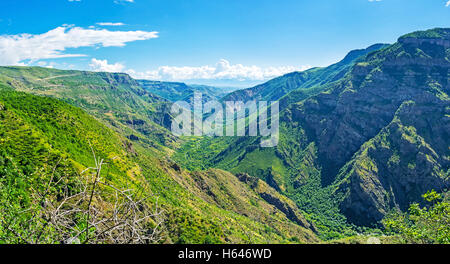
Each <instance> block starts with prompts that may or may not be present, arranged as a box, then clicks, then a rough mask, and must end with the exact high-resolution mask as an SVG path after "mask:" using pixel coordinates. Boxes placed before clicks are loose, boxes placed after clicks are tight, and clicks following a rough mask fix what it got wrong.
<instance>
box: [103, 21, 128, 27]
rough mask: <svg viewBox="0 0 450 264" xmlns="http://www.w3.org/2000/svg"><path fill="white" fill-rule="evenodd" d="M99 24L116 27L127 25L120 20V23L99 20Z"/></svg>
mask: <svg viewBox="0 0 450 264" xmlns="http://www.w3.org/2000/svg"><path fill="white" fill-rule="evenodd" d="M97 25H99V26H112V27H115V26H125V24H124V23H122V22H119V23H113V22H99V23H97Z"/></svg>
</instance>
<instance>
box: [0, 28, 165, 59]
mask: <svg viewBox="0 0 450 264" xmlns="http://www.w3.org/2000/svg"><path fill="white" fill-rule="evenodd" d="M157 37H158V32H156V31H154V32H147V31H109V30H106V29H85V28H81V27H74V26H71V25H63V26H61V27H57V28H55V29H53V30H50V31H48V32H47V33H43V34H38V35H32V34H19V35H3V36H0V65H19V64H21V63H24V61H28V60H29V61H31V62H32V61H38V60H41V59H55V58H68V57H81V56H85V55H83V54H74V53H66V52H65V51H66V50H67V49H70V48H80V47H123V46H125V45H126V43H127V42H132V41H137V40H147V39H152V38H157Z"/></svg>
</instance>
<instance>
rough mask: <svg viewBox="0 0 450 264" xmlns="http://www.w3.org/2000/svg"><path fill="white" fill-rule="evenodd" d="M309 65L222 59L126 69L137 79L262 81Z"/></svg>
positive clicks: (306, 67) (300, 69) (301, 69)
mask: <svg viewBox="0 0 450 264" xmlns="http://www.w3.org/2000/svg"><path fill="white" fill-rule="evenodd" d="M308 68H310V67H309V66H302V67H293V66H283V67H267V68H261V67H258V66H244V65H242V64H231V63H230V62H229V61H227V60H224V59H222V60H220V61H219V62H218V63H217V64H216V65H215V66H209V65H206V66H199V67H189V66H184V67H176V66H161V67H159V68H158V69H157V70H152V71H146V72H136V71H134V70H128V71H126V72H127V73H128V74H130V75H131V76H132V77H134V78H137V79H150V80H164V81H187V80H236V81H262V80H267V79H271V78H274V77H278V76H281V75H283V74H286V73H290V72H294V71H303V70H306V69H308Z"/></svg>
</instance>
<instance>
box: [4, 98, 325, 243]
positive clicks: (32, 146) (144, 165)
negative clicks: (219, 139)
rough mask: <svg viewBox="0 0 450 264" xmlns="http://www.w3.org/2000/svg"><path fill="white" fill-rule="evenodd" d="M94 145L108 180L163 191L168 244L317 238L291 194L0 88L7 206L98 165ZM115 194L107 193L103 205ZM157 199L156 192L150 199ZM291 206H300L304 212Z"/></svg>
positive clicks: (22, 205) (60, 105) (70, 109)
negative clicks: (174, 157) (187, 160)
mask: <svg viewBox="0 0 450 264" xmlns="http://www.w3.org/2000/svg"><path fill="white" fill-rule="evenodd" d="M91 146H92V148H93V149H94V150H95V153H96V156H97V157H99V158H102V159H105V161H106V162H107V165H105V169H104V170H102V174H101V175H100V177H101V178H102V179H104V180H105V181H106V182H111V183H114V184H115V185H116V186H118V187H121V188H127V189H135V190H140V191H143V192H145V193H148V194H155V195H156V196H155V197H158V202H159V204H160V205H161V206H162V208H163V209H164V210H165V212H166V213H165V215H164V222H163V224H164V228H165V236H164V238H165V240H164V241H166V242H175V243H226V242H235V243H243V242H254V243H267V242H271V243H283V242H286V243H288V242H314V241H317V238H316V236H315V234H314V233H313V231H311V228H312V226H311V225H310V224H309V223H308V222H307V221H306V220H304V219H303V217H302V216H301V214H300V212H299V211H298V209H295V207H292V205H293V203H292V202H289V200H288V199H287V198H283V197H282V196H279V195H278V196H276V199H273V200H269V201H266V200H264V199H263V198H262V197H261V196H260V195H259V193H257V192H256V191H254V190H252V189H251V187H250V186H248V185H246V184H245V183H244V182H241V181H239V180H238V179H237V178H236V177H235V176H234V175H232V174H229V173H226V172H221V171H211V172H208V173H201V174H191V173H188V172H185V171H183V170H181V169H180V168H179V167H177V166H176V165H175V164H173V163H168V162H167V161H165V160H164V159H160V158H159V157H157V156H156V155H155V154H154V153H153V152H152V151H150V150H148V149H147V148H145V147H144V146H143V145H140V144H133V143H132V142H130V140H128V139H127V138H125V137H124V136H121V135H119V134H118V133H116V132H114V131H113V130H111V129H110V128H108V127H106V126H105V125H103V124H101V123H100V122H99V121H97V120H96V119H95V118H93V117H91V116H89V115H88V114H86V113H85V112H84V111H83V110H81V109H79V108H77V107H74V106H71V105H68V104H67V103H64V102H62V101H58V100H56V99H52V98H48V97H41V96H34V95H31V94H25V93H18V92H13V91H1V92H0V149H1V151H0V178H1V181H0V198H1V200H2V201H3V202H4V203H3V205H2V206H1V208H0V211H1V210H8V212H11V208H10V207H8V208H6V207H4V206H5V205H6V204H7V205H8V206H13V207H14V208H18V210H19V211H23V209H26V208H27V206H29V205H31V204H32V203H33V201H34V200H33V197H31V194H32V192H31V190H34V189H40V188H45V186H42V182H44V183H46V182H47V181H48V180H49V177H51V175H57V177H61V176H62V175H67V176H68V179H70V180H71V181H77V180H79V179H80V177H82V176H81V175H80V173H81V171H83V170H84V169H85V168H87V167H92V166H93V165H94V164H93V163H94V161H93V157H92V152H91V148H90V147H91ZM54 169H55V172H52V171H53V170H54ZM200 182H202V184H199V183H200ZM8 183H10V184H8ZM39 184H40V185H39ZM5 186H9V187H11V186H13V188H9V189H5ZM204 188H209V189H210V191H208V192H205V191H204ZM55 195H56V194H55ZM55 199H57V196H56V197H55ZM109 199H111V198H108V196H105V197H104V203H106V204H108V201H110V200H109ZM111 202H112V201H111ZM155 202H156V201H155V199H154V198H152V199H151V200H150V201H149V203H155ZM271 202H272V203H271ZM280 203H281V204H284V206H280V205H279V204H280ZM110 206H112V205H110ZM279 208H281V209H283V210H281V209H279ZM284 208H291V211H292V212H297V213H296V215H297V217H296V218H293V217H292V215H291V214H290V213H289V211H286V210H285V209H284ZM19 215H20V216H22V217H26V215H24V214H19ZM291 219H292V220H291ZM300 219H301V220H300ZM2 220H3V219H2ZM2 227H3V225H0V240H1V239H2V238H1V237H2V234H3V233H2V232H3V231H5V230H3V229H2ZM53 242H58V241H53Z"/></svg>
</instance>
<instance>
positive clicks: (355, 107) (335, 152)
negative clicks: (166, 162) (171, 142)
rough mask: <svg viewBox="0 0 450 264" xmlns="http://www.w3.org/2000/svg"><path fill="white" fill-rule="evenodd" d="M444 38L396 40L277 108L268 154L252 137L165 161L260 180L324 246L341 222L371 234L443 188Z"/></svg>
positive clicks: (448, 130) (447, 58)
mask: <svg viewBox="0 0 450 264" xmlns="http://www.w3.org/2000/svg"><path fill="white" fill-rule="evenodd" d="M449 33H450V29H435V30H430V31H426V32H416V33H413V34H409V35H406V36H403V37H401V38H400V39H399V41H398V42H397V43H395V44H393V45H391V46H388V47H384V48H382V49H381V50H377V51H374V52H369V53H368V54H367V56H365V57H362V58H360V59H358V60H356V61H355V63H354V65H353V66H351V67H349V68H348V70H347V74H345V75H341V76H340V77H342V78H340V79H338V80H336V81H334V82H331V83H327V84H325V85H323V86H318V87H317V89H318V90H317V91H319V92H317V93H316V94H313V95H307V96H306V97H305V98H301V97H300V99H301V100H299V101H296V102H295V103H290V102H289V103H287V107H286V109H285V110H284V111H283V112H282V113H281V117H280V119H281V120H280V121H281V132H280V133H281V135H280V144H279V145H278V147H277V148H275V149H261V148H259V146H258V144H257V143H258V142H259V139H258V138H226V139H223V138H216V139H204V141H200V142H197V143H195V145H194V143H193V142H192V141H191V142H188V143H186V145H185V146H184V147H182V148H181V149H180V151H179V154H177V155H176V156H175V158H176V159H177V160H179V161H180V162H181V163H183V164H186V166H188V168H189V167H190V166H191V167H190V168H191V169H198V168H199V166H196V165H195V164H196V163H195V162H192V161H195V160H197V159H198V157H202V158H204V159H206V160H207V162H206V164H207V166H210V167H218V168H222V169H228V170H231V171H233V172H235V173H238V172H246V173H249V174H250V175H252V176H257V177H259V178H261V179H264V180H266V181H267V182H268V183H269V184H270V185H271V186H273V187H274V188H275V189H278V190H280V191H281V192H282V193H283V194H285V195H287V196H288V197H290V198H291V199H293V200H294V201H295V202H296V203H297V204H298V206H299V207H300V209H302V210H305V211H306V212H308V213H310V214H312V215H314V217H315V218H316V220H317V223H318V226H319V228H321V230H322V232H323V233H326V236H327V237H333V236H335V235H336V234H335V231H337V230H341V231H342V230H343V229H342V228H343V227H344V226H348V225H347V224H346V222H347V223H348V222H351V223H356V224H358V225H366V226H371V225H375V224H377V222H378V221H379V220H381V218H382V217H383V216H384V215H386V213H387V212H388V211H389V210H391V209H392V208H399V209H402V210H405V209H407V208H408V206H409V204H410V203H412V202H421V201H422V198H421V195H422V194H424V193H425V192H427V191H428V190H430V189H435V190H437V191H444V190H445V189H446V188H448V187H449V165H450V148H449V146H450V137H449V134H450V127H449V124H450V122H449V116H450V115H449V114H450V113H449V109H450V102H449V98H448V93H449V89H450V86H449V69H450V45H449V40H450V39H449ZM296 74H297V75H298V73H294V74H292V76H294V75H296ZM288 76H290V75H288ZM280 80H281V79H276V80H275V81H274V82H278V81H280ZM286 80H287V79H286ZM269 83H270V82H269ZM283 85H284V84H281V86H280V87H279V89H278V90H279V91H280V93H283V92H281V91H284V90H283V89H284V88H283V87H286V86H283ZM294 86H295V85H294ZM249 91H251V90H249ZM296 92H298V91H294V93H296ZM246 96H247V97H248V98H253V97H254V96H256V99H267V98H277V97H278V98H279V96H278V95H277V96H275V97H272V95H268V96H269V97H265V96H266V95H265V94H262V93H260V94H258V93H255V94H247V95H246ZM280 96H281V94H280ZM287 96H288V97H289V96H290V95H287ZM247 97H244V99H245V98H247ZM295 97H296V96H293V98H295ZM230 98H231V97H230ZM240 98H241V97H240ZM281 100H282V101H283V99H281ZM189 146H190V147H189ZM195 146H197V147H195ZM189 148H191V149H193V151H190V150H188V149H189ZM185 153H187V154H185ZM183 155H184V156H183ZM346 219H347V220H346Z"/></svg>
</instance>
